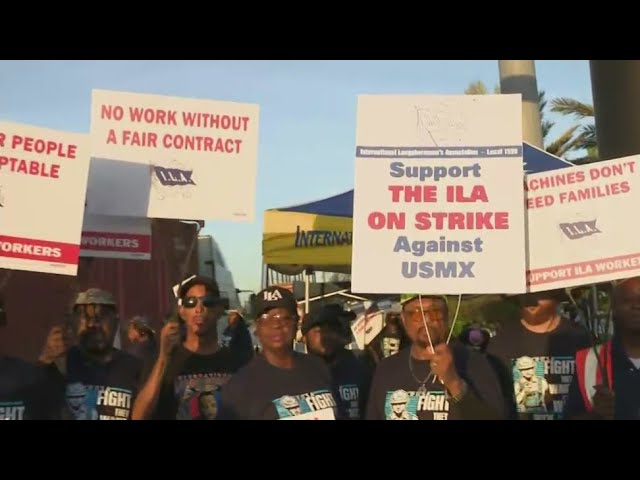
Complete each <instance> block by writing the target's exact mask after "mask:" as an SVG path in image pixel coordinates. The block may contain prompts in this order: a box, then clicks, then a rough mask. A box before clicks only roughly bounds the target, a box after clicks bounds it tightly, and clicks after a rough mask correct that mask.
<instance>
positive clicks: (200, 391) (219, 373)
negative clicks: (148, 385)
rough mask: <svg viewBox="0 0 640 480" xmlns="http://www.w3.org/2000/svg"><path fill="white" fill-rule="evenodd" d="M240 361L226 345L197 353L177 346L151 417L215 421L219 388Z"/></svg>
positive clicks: (239, 364)
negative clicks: (205, 352)
mask: <svg viewBox="0 0 640 480" xmlns="http://www.w3.org/2000/svg"><path fill="white" fill-rule="evenodd" d="M242 364H243V360H242V358H241V357H238V355H236V354H235V353H234V352H232V351H231V350H230V349H229V348H227V347H222V348H220V349H219V350H218V351H217V352H215V353H213V354H211V355H200V354H197V353H193V352H191V351H189V350H187V349H186V348H184V346H183V345H179V346H178V347H177V348H176V350H175V351H174V353H173V355H172V357H171V359H170V361H169V365H168V367H167V371H166V374H165V377H164V381H163V383H162V387H161V390H160V398H159V399H158V405H157V407H156V411H155V413H154V415H153V417H152V418H154V419H159V420H215V419H216V417H217V416H218V408H219V404H220V394H221V391H222V388H223V386H224V385H225V384H226V383H227V382H228V381H229V379H230V378H231V376H232V375H233V374H234V373H235V372H236V371H238V369H240V368H241V366H242Z"/></svg>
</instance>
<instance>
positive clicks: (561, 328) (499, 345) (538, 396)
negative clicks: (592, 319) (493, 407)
mask: <svg viewBox="0 0 640 480" xmlns="http://www.w3.org/2000/svg"><path fill="white" fill-rule="evenodd" d="M589 345H590V340H589V336H588V334H587V332H586V331H585V330H583V329H582V328H581V327H579V326H577V325H575V324H573V323H571V322H570V321H569V320H567V319H564V318H563V319H561V320H560V323H559V325H558V327H556V328H555V329H554V330H553V331H551V332H547V333H535V332H531V331H530V330H528V329H527V328H526V327H524V325H522V323H521V322H520V321H517V322H512V323H509V324H508V325H506V326H505V327H504V329H503V330H502V331H500V332H498V334H497V335H496V336H495V337H494V338H492V339H491V341H490V343H489V347H488V349H487V353H488V354H489V355H491V356H493V357H494V361H495V365H496V368H497V369H498V370H499V375H500V377H501V380H502V384H503V389H504V391H505V392H507V393H506V394H507V397H509V399H510V402H511V415H512V417H514V418H518V419H520V420H559V419H562V418H563V411H564V408H565V403H566V401H567V396H568V394H569V387H570V385H571V382H572V380H573V377H574V375H575V371H576V370H575V354H576V351H577V350H579V349H582V348H586V347H588V346H589Z"/></svg>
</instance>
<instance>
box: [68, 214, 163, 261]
mask: <svg viewBox="0 0 640 480" xmlns="http://www.w3.org/2000/svg"><path fill="white" fill-rule="evenodd" d="M80 245H81V246H80V248H81V249H80V256H81V257H96V258H120V259H127V260H150V259H151V220H149V219H148V218H136V217H112V216H106V215H90V214H85V216H84V222H83V224H82V242H81V244H80Z"/></svg>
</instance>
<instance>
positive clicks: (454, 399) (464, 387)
mask: <svg viewBox="0 0 640 480" xmlns="http://www.w3.org/2000/svg"><path fill="white" fill-rule="evenodd" d="M460 387H461V388H460V393H459V394H458V395H456V396H453V395H451V394H450V393H449V390H447V394H446V398H447V400H448V401H449V402H451V403H458V402H459V401H460V400H462V399H463V398H464V396H465V395H466V394H467V390H468V389H469V386H468V385H467V382H465V381H464V380H461V382H460Z"/></svg>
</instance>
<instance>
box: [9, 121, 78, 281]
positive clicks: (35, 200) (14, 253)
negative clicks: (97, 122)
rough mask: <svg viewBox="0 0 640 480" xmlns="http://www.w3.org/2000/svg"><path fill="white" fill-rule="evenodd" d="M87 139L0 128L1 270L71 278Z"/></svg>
mask: <svg viewBox="0 0 640 480" xmlns="http://www.w3.org/2000/svg"><path fill="white" fill-rule="evenodd" d="M88 172H89V138H88V136H87V135H82V134H78V133H71V132H62V131H58V130H50V129H47V128H40V127H34V126H30V125H22V124H17V123H7V122H0V268H8V269H13V270H27V271H32V272H44V273H57V274H62V275H76V274H77V271H78V255H79V251H80V235H81V230H82V217H83V214H84V198H85V192H86V189H87V175H88Z"/></svg>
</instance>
